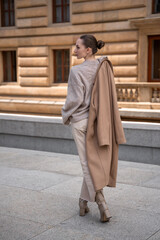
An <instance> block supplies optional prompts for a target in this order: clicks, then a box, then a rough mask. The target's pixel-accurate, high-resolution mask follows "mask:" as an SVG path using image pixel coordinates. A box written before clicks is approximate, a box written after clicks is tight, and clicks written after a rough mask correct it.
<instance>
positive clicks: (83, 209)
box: [79, 198, 89, 216]
mask: <svg viewBox="0 0 160 240" xmlns="http://www.w3.org/2000/svg"><path fill="white" fill-rule="evenodd" d="M79 207H80V209H79V215H80V216H85V213H88V212H89V207H88V206H87V201H86V200H83V199H81V198H79Z"/></svg>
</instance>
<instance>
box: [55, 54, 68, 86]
mask: <svg viewBox="0 0 160 240" xmlns="http://www.w3.org/2000/svg"><path fill="white" fill-rule="evenodd" d="M53 60H54V61H53V65H54V66H53V67H54V82H55V83H67V82H68V76H69V66H70V64H69V49H56V50H53Z"/></svg>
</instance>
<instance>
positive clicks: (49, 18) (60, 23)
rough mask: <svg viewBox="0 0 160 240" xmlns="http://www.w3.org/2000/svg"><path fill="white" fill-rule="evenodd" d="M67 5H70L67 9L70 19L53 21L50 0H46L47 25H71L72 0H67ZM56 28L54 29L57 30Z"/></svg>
mask: <svg viewBox="0 0 160 240" xmlns="http://www.w3.org/2000/svg"><path fill="white" fill-rule="evenodd" d="M69 6H70V9H69V10H70V11H69V15H70V20H69V21H68V22H57V23H53V21H52V19H53V14H52V11H53V10H52V9H53V8H52V0H48V27H55V28H56V29H57V26H59V27H65V26H71V25H72V0H69ZM56 29H55V31H57V30H56ZM62 31H63V30H62Z"/></svg>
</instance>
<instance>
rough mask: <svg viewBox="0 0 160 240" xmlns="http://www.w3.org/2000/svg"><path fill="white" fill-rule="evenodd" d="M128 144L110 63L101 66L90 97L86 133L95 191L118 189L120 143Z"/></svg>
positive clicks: (105, 60)
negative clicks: (109, 188) (110, 188)
mask: <svg viewBox="0 0 160 240" xmlns="http://www.w3.org/2000/svg"><path fill="white" fill-rule="evenodd" d="M122 143H126V138H125V135H124V130H123V126H122V123H121V118H120V113H119V109H118V103H117V94H116V87H115V82H114V73H113V67H112V64H111V62H110V61H109V60H108V58H107V57H106V58H104V59H103V60H102V62H101V63H100V65H99V67H98V69H97V73H96V76H95V81H94V85H93V89H92V94H91V102H90V108H89V118H88V126H87V134H86V154H87V161H88V167H89V170H90V174H91V177H92V180H93V184H94V187H95V190H96V191H97V190H99V189H101V188H103V187H105V186H109V187H116V178H117V169H118V150H119V144H122Z"/></svg>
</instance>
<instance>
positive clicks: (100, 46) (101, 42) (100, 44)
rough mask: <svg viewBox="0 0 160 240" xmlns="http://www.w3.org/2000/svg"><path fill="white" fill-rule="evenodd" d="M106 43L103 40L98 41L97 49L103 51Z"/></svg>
mask: <svg viewBox="0 0 160 240" xmlns="http://www.w3.org/2000/svg"><path fill="white" fill-rule="evenodd" d="M104 44H105V42H104V41H102V40H98V41H97V48H99V49H101V48H102V47H103V46H104Z"/></svg>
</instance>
